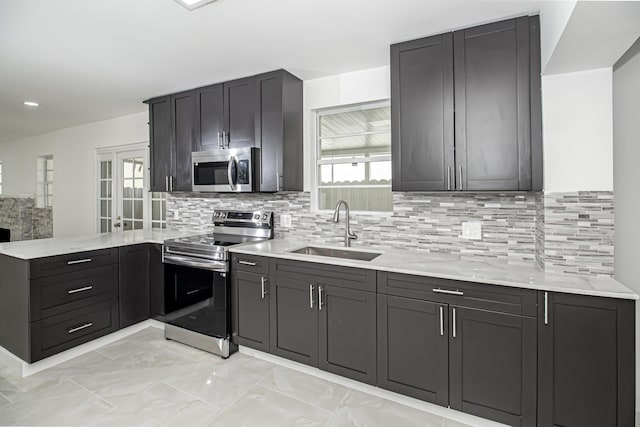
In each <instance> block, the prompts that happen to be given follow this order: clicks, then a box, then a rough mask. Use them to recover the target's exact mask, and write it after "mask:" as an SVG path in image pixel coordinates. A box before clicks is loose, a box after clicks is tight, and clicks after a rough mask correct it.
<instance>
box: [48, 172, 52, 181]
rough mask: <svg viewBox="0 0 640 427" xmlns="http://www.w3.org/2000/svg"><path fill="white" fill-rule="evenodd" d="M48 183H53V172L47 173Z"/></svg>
mask: <svg viewBox="0 0 640 427" xmlns="http://www.w3.org/2000/svg"><path fill="white" fill-rule="evenodd" d="M47 181H49V182H51V181H53V171H47Z"/></svg>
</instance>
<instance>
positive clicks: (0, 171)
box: [0, 162, 2, 194]
mask: <svg viewBox="0 0 640 427" xmlns="http://www.w3.org/2000/svg"><path fill="white" fill-rule="evenodd" d="M0 194H2V162H0Z"/></svg>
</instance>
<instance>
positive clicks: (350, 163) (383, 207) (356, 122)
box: [316, 102, 393, 212]
mask: <svg viewBox="0 0 640 427" xmlns="http://www.w3.org/2000/svg"><path fill="white" fill-rule="evenodd" d="M316 134H317V138H316V149H317V157H316V158H317V174H318V175H317V181H316V183H317V197H318V199H317V200H318V208H319V209H333V208H334V207H335V206H336V204H337V203H338V201H339V200H345V201H347V203H349V206H350V207H351V209H352V210H357V211H378V212H379V211H391V210H393V196H392V193H391V109H390V107H389V103H388V102H383V103H380V102H378V103H372V104H367V105H359V106H353V107H345V108H339V109H331V110H323V111H319V112H318V113H317V122H316Z"/></svg>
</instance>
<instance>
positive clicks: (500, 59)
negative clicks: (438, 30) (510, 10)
mask: <svg viewBox="0 0 640 427" xmlns="http://www.w3.org/2000/svg"><path fill="white" fill-rule="evenodd" d="M391 114H392V117H391V122H392V158H393V165H392V166H393V169H392V175H393V181H392V185H393V190H394V191H455V190H458V191H459V190H464V191H482V190H493V191H539V190H541V189H542V137H541V103H540V35H539V20H538V17H537V16H532V17H528V16H525V17H520V18H516V19H510V20H506V21H501V22H495V23H491V24H487V25H482V26H479V27H474V28H468V29H464V30H459V31H455V32H453V33H445V34H440V35H435V36H431V37H426V38H423V39H419V40H412V41H408V42H404V43H399V44H395V45H392V46H391Z"/></svg>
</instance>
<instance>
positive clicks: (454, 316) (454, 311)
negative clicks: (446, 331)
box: [453, 308, 457, 338]
mask: <svg viewBox="0 0 640 427" xmlns="http://www.w3.org/2000/svg"><path fill="white" fill-rule="evenodd" d="M456 329H457V328H456V309H455V308H454V309H453V338H455V337H456Z"/></svg>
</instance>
